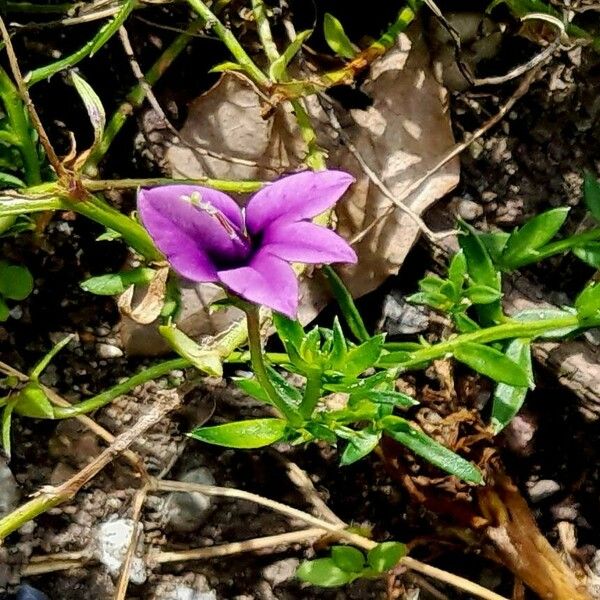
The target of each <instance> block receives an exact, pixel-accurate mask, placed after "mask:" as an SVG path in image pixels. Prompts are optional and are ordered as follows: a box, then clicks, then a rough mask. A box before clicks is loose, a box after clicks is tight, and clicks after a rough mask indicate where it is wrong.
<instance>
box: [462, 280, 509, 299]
mask: <svg viewBox="0 0 600 600" xmlns="http://www.w3.org/2000/svg"><path fill="white" fill-rule="evenodd" d="M464 295H465V297H467V298H468V299H469V300H470V301H471V302H472V303H473V304H490V303H491V302H495V301H496V300H499V299H500V298H501V297H502V294H501V293H500V291H499V290H497V289H496V288H493V287H490V286H488V285H477V284H475V285H471V286H469V287H468V288H467V289H466V290H465V292H464Z"/></svg>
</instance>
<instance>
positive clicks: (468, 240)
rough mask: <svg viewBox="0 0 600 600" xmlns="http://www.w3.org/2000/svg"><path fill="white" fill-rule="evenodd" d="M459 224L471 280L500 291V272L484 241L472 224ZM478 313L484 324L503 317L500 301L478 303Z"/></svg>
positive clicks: (459, 241) (462, 222)
mask: <svg viewBox="0 0 600 600" xmlns="http://www.w3.org/2000/svg"><path fill="white" fill-rule="evenodd" d="M459 225H460V228H461V229H462V231H463V235H459V236H458V243H459V244H460V247H461V248H462V250H463V252H464V253H465V258H466V259H467V271H468V274H469V277H470V279H471V281H472V282H473V283H474V284H477V285H486V286H488V287H491V288H494V289H496V290H498V291H499V292H500V291H501V285H500V274H499V273H498V271H497V270H496V267H495V266H494V263H493V262H492V259H491V257H490V254H489V252H488V250H487V248H486V247H485V246H484V244H483V241H482V240H481V239H480V238H479V236H478V234H477V232H476V230H475V229H473V228H472V227H471V226H470V225H468V224H467V223H465V222H464V221H459ZM477 314H478V316H479V321H480V322H481V324H482V325H493V324H495V323H499V322H500V321H501V320H502V318H503V314H502V306H501V304H500V301H499V300H498V301H496V302H493V303H491V304H481V305H478V306H477Z"/></svg>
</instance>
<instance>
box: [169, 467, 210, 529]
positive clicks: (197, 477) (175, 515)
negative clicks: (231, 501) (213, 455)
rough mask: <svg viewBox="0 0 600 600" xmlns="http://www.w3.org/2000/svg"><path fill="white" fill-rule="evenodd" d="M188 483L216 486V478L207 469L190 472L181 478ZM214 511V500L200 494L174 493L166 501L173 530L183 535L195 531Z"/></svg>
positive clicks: (200, 468)
mask: <svg viewBox="0 0 600 600" xmlns="http://www.w3.org/2000/svg"><path fill="white" fill-rule="evenodd" d="M181 481H185V482H187V483H200V484H203V485H214V484H215V478H214V477H213V476H212V473H211V472H210V471H209V470H208V469H207V468H206V467H198V468H197V469H192V470H191V471H188V472H187V473H185V475H183V477H181ZM211 510H212V500H211V498H210V497H209V496H205V495H204V494H200V493H199V492H193V493H191V494H190V493H188V492H172V493H170V494H169V495H168V496H167V499H166V501H165V513H166V515H167V520H168V523H169V526H170V527H171V529H173V530H175V531H179V532H182V533H185V532H190V531H195V530H196V529H198V528H199V527H200V526H201V525H202V524H203V523H204V522H205V521H206V519H207V517H208V516H209V514H210V512H211Z"/></svg>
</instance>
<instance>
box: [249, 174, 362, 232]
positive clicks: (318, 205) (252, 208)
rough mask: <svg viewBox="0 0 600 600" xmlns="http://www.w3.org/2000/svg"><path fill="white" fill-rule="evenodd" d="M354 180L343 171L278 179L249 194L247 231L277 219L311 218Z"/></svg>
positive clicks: (256, 230)
mask: <svg viewBox="0 0 600 600" xmlns="http://www.w3.org/2000/svg"><path fill="white" fill-rule="evenodd" d="M353 181H354V178H353V177H352V175H349V174H348V173H344V172H343V171H317V172H313V171H304V172H303V173H296V174H295V175H289V176H288V177H283V178H282V179H278V180H277V181H274V182H273V183H271V184H269V185H267V186H266V187H264V188H263V189H261V190H259V191H258V192H256V194H254V196H252V198H251V199H250V201H249V202H248V206H247V207H246V226H247V227H248V231H249V232H250V233H251V234H257V233H259V232H261V231H264V230H265V229H266V228H267V226H268V225H270V224H271V223H274V222H275V221H277V220H279V219H281V220H285V221H300V220H302V219H312V218H313V217H316V216H317V215H319V214H321V213H322V212H324V211H325V210H327V209H328V208H329V207H330V206H333V205H334V204H335V203H336V202H337V201H338V200H339V199H340V198H341V197H342V195H343V194H344V192H345V191H346V190H347V189H348V187H349V186H350V184H351V183H352V182H353Z"/></svg>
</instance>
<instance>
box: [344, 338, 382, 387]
mask: <svg viewBox="0 0 600 600" xmlns="http://www.w3.org/2000/svg"><path fill="white" fill-rule="evenodd" d="M384 339H385V336H383V335H375V336H373V337H372V338H371V339H370V340H368V341H366V342H364V343H363V344H361V345H360V346H356V347H354V348H351V349H350V350H348V353H347V354H346V364H345V365H344V374H345V375H346V376H348V377H358V376H359V375H360V374H361V373H363V372H364V371H366V370H367V369H369V368H370V367H372V366H373V365H374V364H375V363H376V362H377V360H378V359H379V357H380V356H381V352H382V349H383V341H384Z"/></svg>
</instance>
